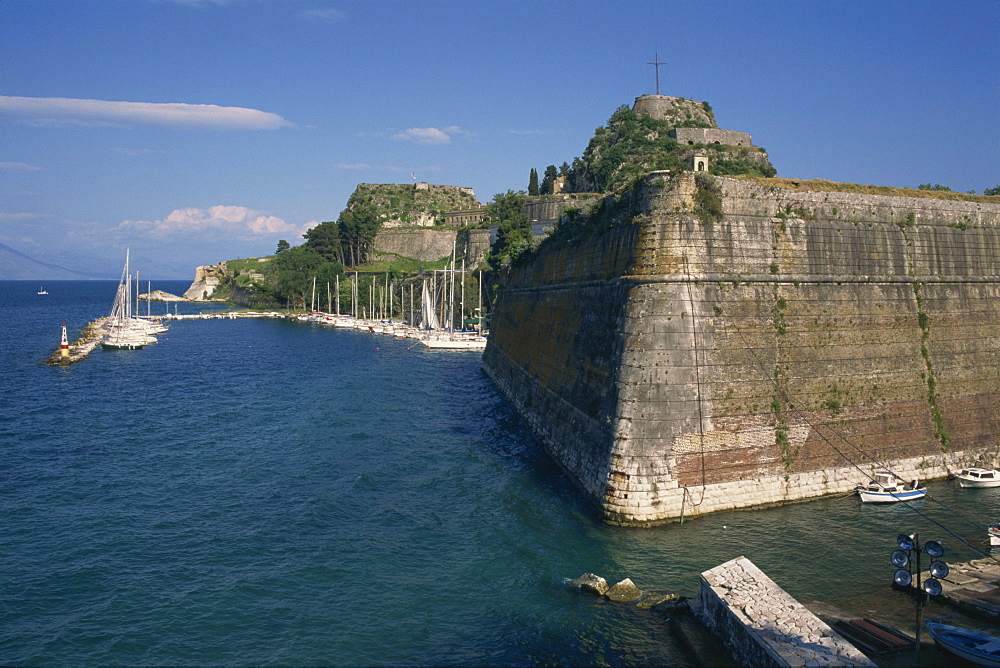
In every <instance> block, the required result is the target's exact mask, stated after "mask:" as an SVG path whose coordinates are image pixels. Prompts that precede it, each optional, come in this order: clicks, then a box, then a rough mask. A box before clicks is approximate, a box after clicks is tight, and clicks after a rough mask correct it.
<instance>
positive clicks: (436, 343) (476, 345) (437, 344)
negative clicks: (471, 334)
mask: <svg viewBox="0 0 1000 668" xmlns="http://www.w3.org/2000/svg"><path fill="white" fill-rule="evenodd" d="M424 345H425V346H427V347H428V348H440V349H451V350H482V349H483V348H485V347H486V339H482V340H477V339H468V340H458V341H448V340H446V339H427V340H425V341H424Z"/></svg>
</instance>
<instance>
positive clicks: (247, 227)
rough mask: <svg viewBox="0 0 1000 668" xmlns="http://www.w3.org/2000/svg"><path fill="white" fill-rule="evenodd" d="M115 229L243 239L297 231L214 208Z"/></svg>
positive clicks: (264, 217)
mask: <svg viewBox="0 0 1000 668" xmlns="http://www.w3.org/2000/svg"><path fill="white" fill-rule="evenodd" d="M118 229H119V230H120V231H123V232H139V233H142V234H146V235H149V236H151V237H157V238H162V237H176V236H187V237H192V236H209V237H214V236H219V235H236V238H240V239H246V238H253V237H261V236H270V235H276V234H287V233H289V232H296V231H298V229H299V228H298V227H296V226H295V225H293V224H291V223H288V222H285V221H284V220H282V219H281V218H278V217H277V216H271V215H268V214H267V213H266V212H263V211H254V210H253V209H248V208H247V207H245V206H213V207H209V208H208V209H197V208H188V209H174V210H173V211H171V212H170V214H169V215H167V217H166V218H163V219H161V220H123V221H122V222H121V223H120V224H119V225H118Z"/></svg>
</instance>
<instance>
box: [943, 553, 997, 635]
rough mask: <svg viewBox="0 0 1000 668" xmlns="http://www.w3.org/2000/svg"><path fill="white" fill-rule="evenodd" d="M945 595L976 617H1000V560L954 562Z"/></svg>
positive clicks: (993, 618)
mask: <svg viewBox="0 0 1000 668" xmlns="http://www.w3.org/2000/svg"><path fill="white" fill-rule="evenodd" d="M941 598H942V599H943V600H944V601H945V602H946V603H949V604H951V605H953V606H955V607H956V608H958V609H960V610H962V611H964V612H967V613H969V614H971V615H974V616H976V617H982V618H985V619H992V620H1000V561H998V560H997V559H994V558H992V557H984V558H982V559H973V560H972V561H967V562H965V563H962V564H955V565H953V566H952V567H951V572H950V573H949V574H948V577H946V578H945V580H944V592H943V593H942V594H941Z"/></svg>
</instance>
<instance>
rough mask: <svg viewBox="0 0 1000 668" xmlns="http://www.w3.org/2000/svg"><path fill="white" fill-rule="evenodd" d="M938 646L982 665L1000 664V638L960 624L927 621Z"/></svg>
mask: <svg viewBox="0 0 1000 668" xmlns="http://www.w3.org/2000/svg"><path fill="white" fill-rule="evenodd" d="M927 629H928V630H929V631H930V632H931V637H932V638H934V642H936V643H937V645H938V647H940V648H941V649H944V650H947V651H949V652H951V653H952V654H954V655H955V656H958V657H961V658H963V659H965V660H966V661H971V662H973V663H978V664H979V665H980V666H1000V638H997V637H996V636H991V635H987V634H985V633H982V632H980V631H973V630H972V629H963V628H961V627H959V626H948V625H947V624H939V623H938V622H927Z"/></svg>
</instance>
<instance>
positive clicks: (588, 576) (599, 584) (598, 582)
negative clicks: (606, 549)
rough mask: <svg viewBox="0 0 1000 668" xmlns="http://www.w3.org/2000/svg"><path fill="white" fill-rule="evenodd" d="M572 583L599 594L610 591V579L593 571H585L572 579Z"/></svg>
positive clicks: (602, 594)
mask: <svg viewBox="0 0 1000 668" xmlns="http://www.w3.org/2000/svg"><path fill="white" fill-rule="evenodd" d="M570 584H572V585H575V586H577V587H579V588H580V589H583V590H584V591H589V592H592V593H594V594H597V595H598V596H604V594H605V592H607V591H608V581H607V580H605V579H604V578H602V577H601V576H600V575H594V574H593V573H584V574H583V575H581V576H580V577H578V578H577V579H575V580H573V581H571V582H570Z"/></svg>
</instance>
